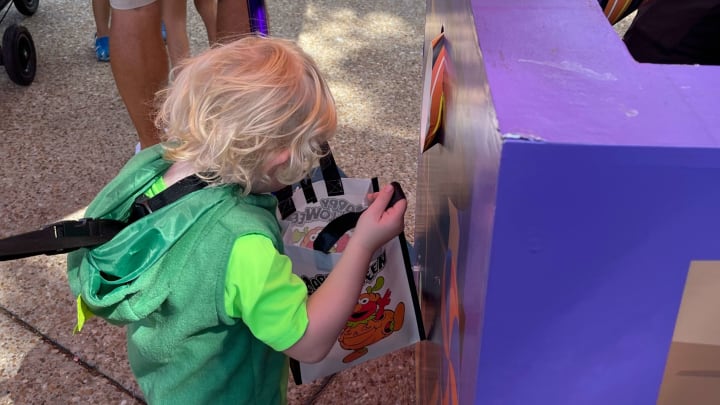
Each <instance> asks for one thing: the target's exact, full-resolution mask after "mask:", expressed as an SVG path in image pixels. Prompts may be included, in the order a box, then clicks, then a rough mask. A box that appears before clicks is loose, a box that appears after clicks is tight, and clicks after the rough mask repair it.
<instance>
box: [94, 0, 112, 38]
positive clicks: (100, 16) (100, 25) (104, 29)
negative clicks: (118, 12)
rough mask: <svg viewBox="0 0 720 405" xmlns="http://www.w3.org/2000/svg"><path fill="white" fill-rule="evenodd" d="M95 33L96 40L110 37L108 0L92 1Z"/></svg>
mask: <svg viewBox="0 0 720 405" xmlns="http://www.w3.org/2000/svg"><path fill="white" fill-rule="evenodd" d="M92 11H93V18H94V19H95V32H96V33H97V36H98V38H100V37H107V36H109V35H110V3H109V2H108V0H92Z"/></svg>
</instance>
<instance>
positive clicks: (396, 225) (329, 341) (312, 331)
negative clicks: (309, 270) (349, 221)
mask: <svg viewBox="0 0 720 405" xmlns="http://www.w3.org/2000/svg"><path fill="white" fill-rule="evenodd" d="M392 195H393V187H392V186H391V185H389V184H388V185H386V186H385V187H383V189H382V190H381V191H380V192H378V193H376V194H375V195H374V196H373V197H374V198H375V200H374V201H373V203H372V204H371V205H370V206H369V207H368V209H367V210H366V211H365V212H364V213H363V214H362V215H361V216H360V219H359V220H358V223H357V226H356V227H355V232H353V236H352V238H350V241H349V242H348V245H347V247H346V248H345V251H344V252H343V254H342V256H341V258H340V261H339V262H338V263H337V265H336V266H335V268H333V270H332V271H331V272H330V275H329V276H328V278H327V279H325V281H324V282H323V284H322V285H321V286H320V288H318V290H317V291H315V292H314V293H313V294H312V295H311V296H310V298H308V303H307V312H308V320H309V323H308V327H307V329H306V330H305V334H304V335H303V337H302V338H300V340H299V341H298V342H297V343H295V344H294V345H293V346H292V347H290V348H289V349H287V350H285V354H287V355H288V356H290V357H292V358H294V359H296V360H299V361H302V362H304V363H315V362H318V361H320V360H322V359H323V358H325V356H326V355H327V353H328V352H329V351H330V349H331V348H332V346H333V344H334V343H335V341H336V340H337V338H338V335H339V334H340V331H341V330H342V328H343V327H344V326H345V323H346V322H347V319H348V317H349V316H350V314H351V313H352V310H353V308H354V307H355V304H356V303H357V299H358V297H359V296H360V290H361V288H362V286H363V280H364V278H365V274H366V273H367V270H368V266H369V265H370V259H371V257H372V254H373V253H374V252H375V251H376V250H377V249H379V248H380V247H381V246H382V245H384V244H385V243H386V242H388V241H389V240H390V239H392V238H394V237H395V236H397V235H398V234H399V233H400V232H401V231H402V230H403V227H404V216H405V209H406V208H407V201H406V200H404V199H403V200H400V201H398V202H397V203H395V205H393V206H392V207H390V208H387V209H386V207H387V205H388V202H389V201H390V199H391V197H392Z"/></svg>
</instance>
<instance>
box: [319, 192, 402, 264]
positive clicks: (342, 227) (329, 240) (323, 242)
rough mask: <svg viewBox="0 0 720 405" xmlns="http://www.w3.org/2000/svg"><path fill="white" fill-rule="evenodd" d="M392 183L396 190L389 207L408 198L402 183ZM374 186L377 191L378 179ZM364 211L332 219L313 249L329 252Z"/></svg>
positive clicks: (320, 233)
mask: <svg viewBox="0 0 720 405" xmlns="http://www.w3.org/2000/svg"><path fill="white" fill-rule="evenodd" d="M390 184H392V186H393V188H394V189H395V190H394V192H393V196H392V198H390V202H389V203H388V205H387V208H390V207H392V206H393V205H395V203H396V202H398V201H400V200H403V199H405V198H406V197H405V192H403V190H402V187H400V183H398V182H396V181H393V182H392V183H390ZM373 188H374V190H375V191H377V190H378V186H377V181H374V182H373ZM366 209H367V208H366ZM363 212H365V210H362V211H360V212H346V213H345V214H342V215H340V216H338V217H336V218H335V219H333V220H332V221H330V222H329V223H328V224H327V225H325V228H323V230H322V231H320V232H319V233H318V234H317V236H316V237H315V241H314V242H313V249H314V250H317V251H319V252H323V253H329V252H330V249H332V247H333V246H335V244H336V243H337V242H338V241H339V240H340V238H341V237H342V236H343V235H344V234H345V232H347V231H349V230H351V229H353V228H355V226H356V225H357V221H358V219H360V215H362V213H363Z"/></svg>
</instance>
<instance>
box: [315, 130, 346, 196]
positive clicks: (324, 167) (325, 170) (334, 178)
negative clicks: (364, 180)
mask: <svg viewBox="0 0 720 405" xmlns="http://www.w3.org/2000/svg"><path fill="white" fill-rule="evenodd" d="M322 148H323V152H325V156H323V157H322V158H320V170H321V171H322V176H323V180H325V188H326V189H327V194H328V196H330V197H333V196H338V195H343V194H345V189H344V188H343V184H342V180H341V179H340V169H338V167H337V163H335V158H334V157H333V155H332V152H331V151H330V145H328V144H327V143H324V144H323V145H322Z"/></svg>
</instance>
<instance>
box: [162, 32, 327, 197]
mask: <svg viewBox="0 0 720 405" xmlns="http://www.w3.org/2000/svg"><path fill="white" fill-rule="evenodd" d="M172 76H173V77H171V80H170V84H169V86H168V88H167V89H165V90H163V91H161V92H160V93H159V94H158V100H159V103H160V105H159V108H158V114H157V117H156V120H155V123H156V125H157V126H158V128H162V129H163V131H164V134H163V141H164V143H163V145H164V152H165V158H166V159H168V160H170V161H174V162H182V161H185V162H189V163H190V164H191V165H192V166H193V169H194V171H195V172H196V173H198V174H199V175H201V176H202V177H204V178H205V180H207V181H208V182H210V183H211V184H229V183H237V184H240V185H241V186H242V187H243V193H244V194H248V193H250V192H252V185H253V184H255V183H256V182H258V181H264V182H267V181H271V180H272V179H270V178H269V176H268V174H267V173H263V163H264V162H266V161H267V160H268V159H271V158H272V156H273V154H274V153H277V152H279V151H284V150H289V151H290V158H289V160H288V162H287V163H286V164H284V165H282V166H281V167H280V168H279V169H278V170H277V171H275V172H274V177H275V179H274V180H276V181H278V182H280V183H282V184H293V183H295V182H297V181H299V180H300V179H302V178H303V177H305V176H306V175H307V174H308V173H309V171H310V170H311V169H312V168H313V167H314V166H315V165H316V164H317V162H318V159H319V158H320V157H322V155H323V154H324V152H323V148H322V145H323V144H324V143H325V142H327V141H328V140H329V139H330V138H331V137H332V136H333V135H334V133H335V129H336V127H337V116H336V109H335V101H334V100H333V97H332V94H331V93H330V90H329V89H328V86H327V83H326V82H325V80H324V79H323V77H322V75H321V74H320V72H319V71H318V68H317V66H316V64H315V62H314V61H313V60H312V58H311V57H310V56H309V55H307V54H306V53H305V52H304V51H303V50H302V49H301V48H300V47H299V46H298V45H296V44H295V43H293V42H292V41H289V40H285V39H280V38H271V37H260V36H248V37H245V38H242V39H239V40H236V41H234V42H231V43H229V44H226V45H221V46H218V47H214V48H211V49H209V50H207V51H205V52H204V53H202V54H200V55H198V56H196V57H193V58H190V59H188V60H186V61H185V62H184V63H183V64H182V65H180V66H179V68H178V69H176V70H174V71H173V75H172Z"/></svg>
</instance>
